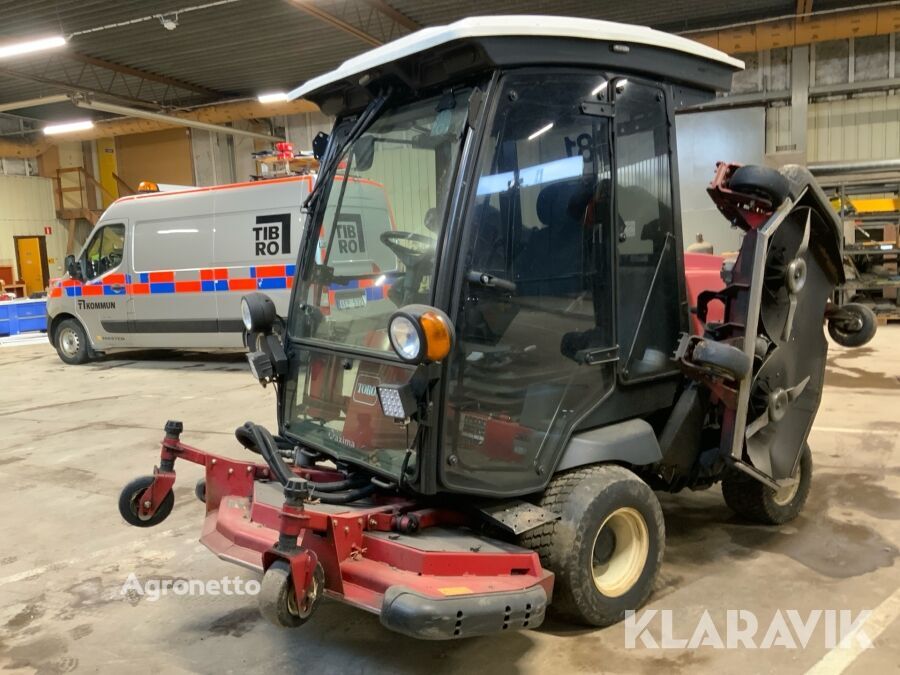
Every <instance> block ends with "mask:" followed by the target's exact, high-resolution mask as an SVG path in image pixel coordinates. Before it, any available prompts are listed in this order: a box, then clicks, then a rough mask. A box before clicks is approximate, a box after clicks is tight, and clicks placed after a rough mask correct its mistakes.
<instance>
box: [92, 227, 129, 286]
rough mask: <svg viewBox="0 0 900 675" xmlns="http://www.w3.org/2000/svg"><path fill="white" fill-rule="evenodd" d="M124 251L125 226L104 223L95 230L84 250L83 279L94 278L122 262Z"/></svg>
mask: <svg viewBox="0 0 900 675" xmlns="http://www.w3.org/2000/svg"><path fill="white" fill-rule="evenodd" d="M124 253H125V226H124V225H106V226H105V227H103V228H101V229H99V230H97V232H96V233H95V234H94V238H93V239H91V243H90V244H88V246H87V248H86V249H85V251H84V259H83V260H82V265H83V267H84V278H85V280H90V279H96V278H97V277H99V276H100V275H102V274H105V273H106V272H109V271H110V270H113V269H115V268H116V267H118V266H119V265H121V264H122V257H123V255H124Z"/></svg>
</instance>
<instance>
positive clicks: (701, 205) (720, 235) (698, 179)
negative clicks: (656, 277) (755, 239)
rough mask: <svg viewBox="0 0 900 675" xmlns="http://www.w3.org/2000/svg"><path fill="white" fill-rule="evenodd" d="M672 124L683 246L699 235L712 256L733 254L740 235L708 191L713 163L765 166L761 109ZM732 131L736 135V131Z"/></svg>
mask: <svg viewBox="0 0 900 675" xmlns="http://www.w3.org/2000/svg"><path fill="white" fill-rule="evenodd" d="M675 124H676V137H677V142H678V176H679V180H680V188H681V189H680V192H679V194H680V196H681V222H682V230H683V233H684V243H685V246H687V245H689V244H691V243H693V241H694V237H695V236H696V235H697V234H698V233H699V234H702V235H703V238H704V240H705V241H707V242H708V243H711V244H712V245H713V248H714V250H715V252H716V253H723V252H726V251H735V250H737V249H738V248H739V247H740V242H741V237H740V232H739V230H737V229H735V228H733V227H731V225H730V224H729V223H728V221H727V220H725V218H723V217H722V214H721V213H719V210H718V209H717V208H716V206H715V204H713V202H712V200H711V199H710V198H709V195H708V194H707V193H706V188H707V186H708V185H709V182H710V181H711V180H712V178H713V175H714V174H715V170H716V162H719V161H728V162H738V163H740V164H762V163H763V160H764V157H763V148H764V146H765V138H764V136H765V109H764V108H763V107H761V106H760V107H755V108H738V109H735V110H716V111H711V112H702V113H689V114H683V115H678V116H677V117H676V118H675ZM736 129H739V130H740V133H735V130H736Z"/></svg>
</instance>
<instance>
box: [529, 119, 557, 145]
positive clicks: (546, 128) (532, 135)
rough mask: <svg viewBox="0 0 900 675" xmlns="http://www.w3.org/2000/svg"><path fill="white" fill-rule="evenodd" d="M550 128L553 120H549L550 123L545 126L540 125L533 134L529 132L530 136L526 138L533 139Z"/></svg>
mask: <svg viewBox="0 0 900 675" xmlns="http://www.w3.org/2000/svg"><path fill="white" fill-rule="evenodd" d="M552 128H553V122H550V124H548V125H547V126H544V127H541V128H540V129H538V130H537V131H535V132H534V133H533V134H531V136H529V137H528V140H529V141H533V140H534V139H535V138H537V137H538V136H540V135H541V134H546V133H547V132H548V131H550V130H551V129H552Z"/></svg>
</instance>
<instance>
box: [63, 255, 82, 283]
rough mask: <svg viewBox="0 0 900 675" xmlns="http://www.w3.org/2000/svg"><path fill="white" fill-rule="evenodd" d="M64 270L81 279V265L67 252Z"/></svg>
mask: <svg viewBox="0 0 900 675" xmlns="http://www.w3.org/2000/svg"><path fill="white" fill-rule="evenodd" d="M65 264H66V272H68V273H69V276H70V277H72V278H73V279H79V280H80V279H81V265H79V264H78V261H77V260H75V256H74V255H72V254H69V255H67V256H66V263H65Z"/></svg>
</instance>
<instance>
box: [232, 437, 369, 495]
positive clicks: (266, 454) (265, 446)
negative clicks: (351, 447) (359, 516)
mask: <svg viewBox="0 0 900 675" xmlns="http://www.w3.org/2000/svg"><path fill="white" fill-rule="evenodd" d="M241 429H244V430H246V434H247V435H249V437H250V438H251V439H252V440H253V444H254V445H255V446H256V447H257V448H259V451H260V454H261V455H262V456H263V459H264V460H266V464H268V465H269V468H270V469H271V470H272V475H273V476H275V478H276V479H277V480H278V482H279V483H281V484H282V485H286V484H287V482H288V480H290V479H291V478H294V477H295V474H294V472H293V471H291V468H290V467H289V466H288V465H287V464H286V463H285V461H284V459H282V457H281V454H280V453H279V451H278V446H277V444H276V442H275V439H274V438H273V437H272V434H271V433H269V430H268V429H266V428H265V427H263V426H260V425H258V424H254V423H253V422H246V423H245V424H244V426H243V427H241ZM236 435H237V434H236ZM238 437H239V438H240V436H238ZM364 480H365V479H364V478H361V477H357V476H350V477H349V478H347V479H345V480H341V481H334V482H331V483H314V482H312V481H310V487H311V488H312V493H311V494H315V495H316V499H318V500H319V501H320V502H322V503H323V504H349V503H350V502H355V501H356V500H358V499H363V498H364V497H368V496H369V495H371V494H372V493H373V492H375V486H374V485H372V484H371V483H365V482H364ZM348 488H350V489H348Z"/></svg>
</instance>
